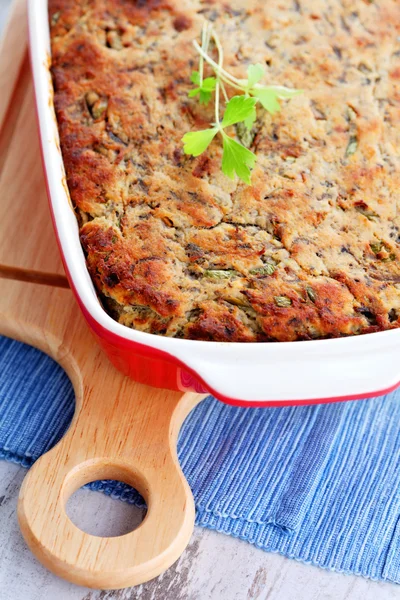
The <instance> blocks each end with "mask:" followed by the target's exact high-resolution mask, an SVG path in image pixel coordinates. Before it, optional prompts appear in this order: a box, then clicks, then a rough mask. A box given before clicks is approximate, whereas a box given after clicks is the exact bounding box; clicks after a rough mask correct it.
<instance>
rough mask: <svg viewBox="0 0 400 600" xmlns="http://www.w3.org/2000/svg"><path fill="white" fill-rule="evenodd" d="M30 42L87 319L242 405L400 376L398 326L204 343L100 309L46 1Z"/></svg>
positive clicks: (48, 154) (314, 396)
mask: <svg viewBox="0 0 400 600" xmlns="http://www.w3.org/2000/svg"><path fill="white" fill-rule="evenodd" d="M28 21H29V41H30V53H31V62H32V71H33V81H34V88H35V96H36V103H37V113H38V122H39V129H40V138H41V145H42V152H43V161H44V166H45V174H46V178H47V185H48V190H49V195H50V203H51V207H52V211H53V216H54V221H55V225H56V229H57V235H58V238H59V243H60V246H61V250H62V253H63V257H64V261H65V264H66V267H67V270H68V271H69V274H70V277H71V279H72V282H73V285H74V287H75V289H76V292H77V294H78V296H79V298H80V300H81V302H82V304H83V305H84V307H85V308H86V310H87V311H88V313H89V314H90V315H91V317H92V318H93V319H94V320H95V321H96V322H97V323H98V324H99V325H100V326H101V327H103V328H105V329H106V330H108V331H109V332H111V333H112V334H114V335H116V336H118V337H119V338H123V339H125V340H130V341H132V342H136V343H140V344H143V345H145V346H148V347H151V348H154V349H158V350H161V351H163V352H166V353H167V354H169V355H170V357H171V360H172V361H173V360H174V358H175V359H178V360H179V361H181V363H183V364H185V365H187V367H188V368H189V370H190V371H192V372H193V373H197V374H198V376H199V377H200V379H202V381H203V382H204V383H205V384H206V385H207V386H209V387H210V389H212V390H213V391H214V392H215V393H217V394H220V395H221V396H223V397H225V398H226V399H232V400H235V399H237V401H243V402H245V403H251V402H255V403H260V402H265V403H268V402H269V401H270V402H271V401H273V402H288V401H289V402H298V403H301V402H302V401H306V400H308V401H313V400H314V401H317V400H321V401H323V400H324V399H325V400H326V399H342V398H346V397H363V396H370V395H373V394H379V393H383V391H386V390H390V389H394V388H395V387H396V386H397V385H398V384H399V382H400V364H399V360H398V352H399V351H400V330H399V329H396V330H390V331H383V332H377V333H370V334H365V335H361V336H353V337H346V338H335V339H325V340H312V341H297V342H262V343H235V342H206V341H196V340H185V339H176V338H168V337H160V336H156V335H154V334H149V333H144V332H141V331H136V330H134V329H130V328H128V327H126V326H124V325H121V324H119V323H117V322H116V321H115V320H114V319H112V318H111V317H110V316H109V315H108V314H107V313H106V312H105V310H104V309H103V308H102V306H101V304H100V302H99V300H98V297H97V295H96V291H95V289H94V286H93V284H92V281H91V279H90V276H89V273H88V270H87V268H86V264H85V257H84V254H83V250H82V247H81V244H80V240H79V233H78V224H77V220H76V216H75V213H74V212H73V210H72V208H71V201H70V198H69V193H68V189H67V186H66V183H65V182H66V178H65V171H64V165H63V161H62V156H61V150H60V143H59V136H58V129H57V123H56V118H55V113H54V108H53V87H52V82H51V75H50V71H49V63H50V36H49V25H48V6H47V0H28Z"/></svg>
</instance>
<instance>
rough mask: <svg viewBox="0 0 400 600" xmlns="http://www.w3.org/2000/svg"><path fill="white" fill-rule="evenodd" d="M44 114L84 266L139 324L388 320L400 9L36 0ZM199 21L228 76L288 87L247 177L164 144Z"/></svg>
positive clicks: (184, 90) (185, 112)
mask: <svg viewBox="0 0 400 600" xmlns="http://www.w3.org/2000/svg"><path fill="white" fill-rule="evenodd" d="M49 15H50V24H51V39H52V55H53V58H52V74H53V81H54V87H55V108H56V113H57V119H58V123H59V130H60V139H61V147H62V152H63V157H64V164H65V168H66V173H67V182H68V187H69V190H70V194H71V198H72V201H73V203H74V206H75V208H76V212H77V216H78V219H79V222H80V227H81V240H82V245H83V248H84V250H85V253H86V256H87V264H88V268H89V271H90V274H91V276H92V278H93V281H94V282H95V285H96V287H97V289H98V291H99V293H100V294H101V296H102V298H103V300H104V303H105V306H106V307H107V309H108V310H109V311H110V312H111V314H112V315H113V316H114V317H115V318H116V319H117V320H119V322H121V323H123V324H125V325H127V326H129V327H134V328H137V329H140V330H143V331H147V332H151V333H156V334H160V335H169V336H176V337H184V338H191V339H203V340H217V341H237V342H251V341H268V340H276V341H292V340H299V339H314V338H320V337H334V336H340V335H354V334H360V333H366V332H370V331H379V330H383V329H388V328H392V327H399V326H400V266H399V264H400V263H399V258H400V252H399V250H400V246H399V243H400V231H399V226H400V220H399V217H398V206H399V204H400V201H399V200H400V192H399V190H400V155H399V148H400V128H399V126H398V123H399V122H400V4H399V3H398V2H396V1H395V0H375V1H374V2H373V3H370V2H367V1H363V0H341V1H339V0H316V1H315V2H312V3H311V2H306V1H305V0H297V1H296V2H293V0H269V1H268V2H265V1H264V0H232V2H229V3H227V2H226V1H225V0H181V1H180V2H177V0H169V1H166V0H85V1H83V2H82V1H81V0H49ZM204 18H207V19H209V20H212V21H213V22H214V26H215V28H216V29H217V31H218V33H219V35H220V38H221V40H222V43H223V46H224V50H225V63H226V65H227V67H228V68H229V70H230V71H232V73H233V74H235V75H236V76H238V77H243V76H244V75H245V71H246V68H247V65H248V64H249V63H257V62H261V63H263V64H266V67H267V76H268V80H269V81H270V82H271V83H277V84H281V85H286V86H289V87H294V88H300V89H303V90H304V94H303V95H301V96H298V97H296V98H294V99H293V100H291V101H290V103H287V104H286V105H285V106H284V108H283V110H282V112H281V113H279V114H277V115H275V116H274V117H271V116H270V115H268V114H266V113H265V112H263V111H259V114H258V118H257V122H256V124H255V127H254V131H253V134H254V136H253V137H254V140H253V143H252V150H254V151H255V152H256V154H257V164H256V167H255V170H254V172H253V177H252V186H246V185H244V184H241V183H240V182H239V183H238V182H236V181H235V182H231V181H230V180H229V179H227V178H226V177H225V176H224V175H222V173H221V170H220V161H221V147H220V141H219V140H218V139H216V140H215V141H214V142H213V143H212V144H211V146H210V148H209V149H208V150H207V152H206V154H204V155H202V156H199V157H197V158H192V157H189V156H186V155H184V153H183V151H182V143H181V138H182V136H183V134H184V133H186V132H187V131H190V130H195V129H201V128H204V127H207V126H208V124H209V123H210V122H211V121H212V120H213V108H212V106H211V105H210V106H209V107H207V108H205V107H204V106H200V105H199V103H198V101H197V100H196V99H189V98H188V95H187V94H188V91H189V89H190V87H191V84H190V73H191V71H192V70H193V69H195V68H196V65H197V56H196V53H195V50H194V49H193V46H192V40H193V39H194V38H198V37H199V33H200V30H201V26H202V23H203V20H204Z"/></svg>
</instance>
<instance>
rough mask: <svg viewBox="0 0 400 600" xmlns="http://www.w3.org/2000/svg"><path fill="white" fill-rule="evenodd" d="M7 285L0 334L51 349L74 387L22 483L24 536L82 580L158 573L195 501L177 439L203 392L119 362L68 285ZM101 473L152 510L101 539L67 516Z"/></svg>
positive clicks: (60, 571)
mask: <svg viewBox="0 0 400 600" xmlns="http://www.w3.org/2000/svg"><path fill="white" fill-rule="evenodd" d="M4 288H5V289H4V290H3V294H2V295H1V297H0V334H2V335H6V336H8V337H11V338H14V339H17V340H20V341H22V342H25V343H28V344H31V345H32V346H36V347H38V348H40V349H41V350H43V351H44V352H46V353H47V354H49V355H50V356H52V357H53V358H54V359H55V360H56V361H57V362H58V363H60V364H61V366H62V367H63V368H64V369H65V370H66V372H67V374H68V375H69V377H70V379H71V382H72V384H73V386H74V390H75V396H76V408H75V415H74V418H73V420H72V423H71V425H70V427H69V429H68V431H67V432H66V434H65V435H64V437H63V438H62V439H61V440H60V441H59V442H58V444H56V446H54V448H53V449H52V450H50V451H49V452H48V453H47V454H45V455H43V456H42V457H41V458H40V459H39V460H38V461H37V462H36V463H35V464H34V465H33V467H32V469H31V470H30V471H29V473H28V475H27V476H26V478H25V480H24V483H23V485H22V488H21V492H20V498H19V504H18V517H19V522H20V526H21V531H22V534H23V536H24V538H25V540H26V541H27V543H28V545H29V547H30V549H31V550H32V552H33V553H34V554H35V555H36V557H37V558H38V559H39V560H40V561H41V562H42V563H43V564H44V565H45V566H46V567H48V568H49V569H50V570H51V571H53V572H54V573H55V574H56V575H59V576H61V577H63V578H65V579H68V580H69V581H72V582H74V583H77V584H80V585H85V586H89V587H94V588H101V589H114V588H122V587H129V586H133V585H138V584H140V583H143V582H145V581H148V580H149V579H152V578H153V577H156V576H157V575H159V574H160V573H162V572H163V571H165V570H166V569H167V568H168V567H169V566H171V565H172V564H173V563H174V562H175V561H176V560H177V559H178V558H179V556H180V555H181V553H182V552H183V550H184V548H185V547H186V545H187V543H188V541H189V539H190V536H191V534H192V531H193V525H194V502H193V497H192V494H191V491H190V488H189V485H188V484H187V482H186V480H185V478H184V476H183V473H182V471H181V468H180V466H179V463H178V458H177V452H176V443H177V438H178V433H179V429H180V427H181V425H182V423H183V421H184V419H185V417H186V415H187V414H188V413H189V412H190V410H191V409H192V408H193V407H194V406H195V405H196V404H197V403H198V402H199V401H200V400H202V399H203V398H204V397H205V395H200V394H195V393H190V392H189V393H186V394H183V393H182V392H174V391H169V390H160V389H157V388H152V387H148V386H145V385H141V384H139V383H136V382H135V381H133V380H132V379H130V378H128V377H126V376H124V375H123V374H122V373H120V372H119V371H117V369H115V368H114V367H113V366H112V364H111V363H110V362H109V361H108V359H107V357H106V356H105V355H104V354H103V352H102V350H101V349H100V347H99V346H98V345H97V343H96V341H95V339H94V338H93V336H92V334H91V333H90V331H89V329H88V328H87V326H86V325H85V323H84V321H83V318H82V316H81V315H80V313H79V311H78V308H77V306H76V303H75V301H74V299H73V297H72V294H71V291H70V290H68V289H62V288H54V287H51V286H47V285H39V284H37V283H35V284H33V283H25V282H21V281H13V280H7V281H6V283H5V284H4ZM60 307H61V308H62V310H60ZM98 479H117V480H120V481H123V482H125V483H127V484H130V485H132V486H133V487H135V488H136V489H137V490H138V491H139V492H140V493H141V494H142V495H143V497H144V498H145V500H146V503H147V507H148V510H147V515H146V517H145V519H144V521H143V522H142V523H141V525H140V526H139V527H138V528H137V529H136V530H134V531H133V532H131V533H128V534H126V535H122V536H119V537H109V538H104V537H97V536H94V535H89V534H88V533H84V532H83V531H82V530H81V529H78V527H76V526H75V525H74V524H73V523H72V521H70V519H69V518H68V516H67V514H66V511H65V507H66V503H67V500H68V498H69V497H70V496H71V494H73V493H74V491H75V490H77V489H78V488H80V487H81V486H82V485H84V484H86V483H89V482H90V481H95V480H98Z"/></svg>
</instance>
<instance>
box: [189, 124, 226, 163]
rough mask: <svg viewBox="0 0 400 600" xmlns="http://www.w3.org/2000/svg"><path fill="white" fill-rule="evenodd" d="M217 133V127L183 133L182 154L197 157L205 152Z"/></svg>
mask: <svg viewBox="0 0 400 600" xmlns="http://www.w3.org/2000/svg"><path fill="white" fill-rule="evenodd" d="M217 133H218V127H213V128H212V129H202V130H201V131H189V132H188V133H185V135H184V136H183V138H182V141H183V143H184V146H183V151H184V153H185V154H191V155H192V156H199V155H200V154H202V153H203V152H204V151H205V150H207V148H208V146H209V145H210V144H211V142H212V141H213V139H214V137H215V136H216V134H217Z"/></svg>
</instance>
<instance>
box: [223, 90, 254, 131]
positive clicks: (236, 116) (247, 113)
mask: <svg viewBox="0 0 400 600" xmlns="http://www.w3.org/2000/svg"><path fill="white" fill-rule="evenodd" d="M256 103H257V100H256V99H255V98H249V97H246V96H234V97H233V98H231V99H230V100H229V102H228V104H227V105H226V109H225V113H224V118H223V119H222V123H221V127H229V125H235V123H240V121H246V120H248V119H252V122H253V123H254V121H255V119H256V109H255V105H256Z"/></svg>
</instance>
